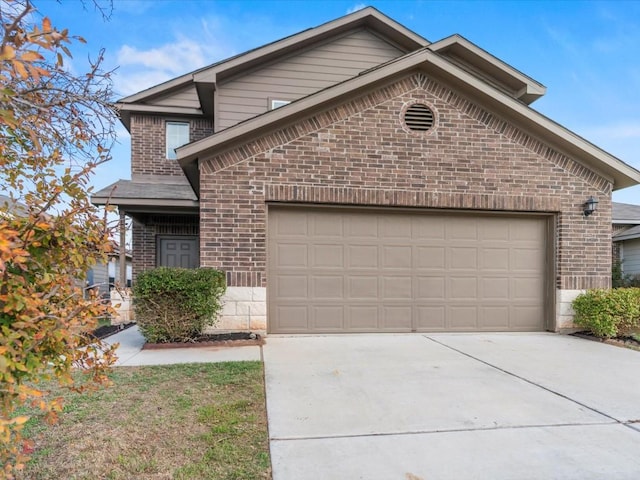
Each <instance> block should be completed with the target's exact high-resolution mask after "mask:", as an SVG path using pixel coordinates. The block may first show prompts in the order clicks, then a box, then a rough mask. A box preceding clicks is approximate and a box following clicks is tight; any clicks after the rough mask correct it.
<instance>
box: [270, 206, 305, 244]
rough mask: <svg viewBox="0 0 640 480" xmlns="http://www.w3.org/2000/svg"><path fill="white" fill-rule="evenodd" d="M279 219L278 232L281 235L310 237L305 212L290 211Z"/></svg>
mask: <svg viewBox="0 0 640 480" xmlns="http://www.w3.org/2000/svg"><path fill="white" fill-rule="evenodd" d="M290 213H291V215H286V216H284V217H282V218H279V219H278V222H277V227H276V232H277V234H278V235H281V236H288V237H303V238H307V237H308V233H309V232H308V229H307V218H308V217H307V215H306V214H305V213H304V212H290Z"/></svg>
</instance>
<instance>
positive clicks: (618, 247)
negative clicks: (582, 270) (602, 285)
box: [613, 202, 640, 277]
mask: <svg viewBox="0 0 640 480" xmlns="http://www.w3.org/2000/svg"><path fill="white" fill-rule="evenodd" d="M613 261H614V263H616V262H619V263H620V268H621V271H622V276H623V277H627V276H630V277H635V276H636V275H640V205H629V204H627V203H616V202H614V203H613Z"/></svg>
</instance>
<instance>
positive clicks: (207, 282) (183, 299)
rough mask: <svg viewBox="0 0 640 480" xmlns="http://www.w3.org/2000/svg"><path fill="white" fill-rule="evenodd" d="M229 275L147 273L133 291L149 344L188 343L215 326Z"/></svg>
mask: <svg viewBox="0 0 640 480" xmlns="http://www.w3.org/2000/svg"><path fill="white" fill-rule="evenodd" d="M226 288H227V286H226V282H225V275H224V273H223V272H221V271H219V270H214V269H212V268H196V269H186V268H169V267H160V268H154V269H151V270H146V271H144V272H142V273H141V274H139V275H138V277H137V279H136V283H135V285H134V287H133V305H134V309H135V314H136V322H137V323H138V327H139V328H140V331H141V332H142V335H144V337H145V338H146V340H147V341H148V342H152V343H164V342H188V341H190V340H193V339H194V338H196V337H198V336H199V335H200V334H201V333H202V330H203V329H204V328H205V327H206V326H209V325H213V324H215V321H216V318H217V315H218V313H219V312H220V309H221V308H222V304H221V301H220V299H221V297H222V295H223V294H224V292H225V290H226Z"/></svg>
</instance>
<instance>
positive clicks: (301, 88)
mask: <svg viewBox="0 0 640 480" xmlns="http://www.w3.org/2000/svg"><path fill="white" fill-rule="evenodd" d="M402 54H403V52H402V51H401V50H399V49H397V48H396V47H394V46H392V45H390V44H389V43H387V42H385V41H384V40H382V39H381V38H379V37H378V36H376V35H374V34H373V33H371V32H369V31H367V30H365V29H361V30H357V31H354V32H351V33H349V34H348V35H345V36H343V37H340V38H338V39H335V40H333V41H331V42H329V43H325V44H323V45H320V46H316V47H313V48H311V49H309V50H306V51H303V52H301V53H299V54H296V55H293V56H290V57H288V58H286V59H284V60H281V61H279V62H277V63H274V64H272V65H269V66H267V67H264V68H261V69H259V70H256V71H254V72H252V73H249V74H247V75H243V76H241V77H239V78H236V79H235V80H231V81H229V82H227V83H225V84H223V85H220V87H219V88H220V90H219V93H218V118H219V123H218V127H217V128H216V130H217V131H219V130H223V129H225V128H229V127H231V126H233V125H235V124H237V123H239V122H242V121H243V120H247V119H248V118H251V117H255V116H256V115H260V114H262V113H264V112H266V111H267V110H268V102H269V99H270V98H273V99H279V100H297V99H298V98H301V97H305V96H307V95H310V94H312V93H314V92H317V91H319V90H322V89H323V88H327V87H329V86H331V85H335V84H336V83H339V82H342V81H344V80H347V79H349V78H351V77H354V76H356V75H358V74H359V73H360V72H362V71H364V70H367V69H369V68H372V67H375V66H377V65H380V64H382V63H385V62H388V61H389V60H392V59H394V58H397V57H399V56H400V55H402Z"/></svg>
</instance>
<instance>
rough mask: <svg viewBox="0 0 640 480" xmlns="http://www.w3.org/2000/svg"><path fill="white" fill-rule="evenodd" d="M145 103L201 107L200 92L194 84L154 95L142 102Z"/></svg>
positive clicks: (164, 105) (162, 105)
mask: <svg viewBox="0 0 640 480" xmlns="http://www.w3.org/2000/svg"><path fill="white" fill-rule="evenodd" d="M141 103H142V104H144V105H157V106H160V107H184V108H194V109H197V108H200V101H199V99H198V92H197V91H196V87H195V86H194V85H189V86H187V87H184V88H180V89H178V90H175V91H171V92H166V93H164V94H162V95H159V96H157V97H152V98H150V99H148V100H145V101H143V102H141Z"/></svg>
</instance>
